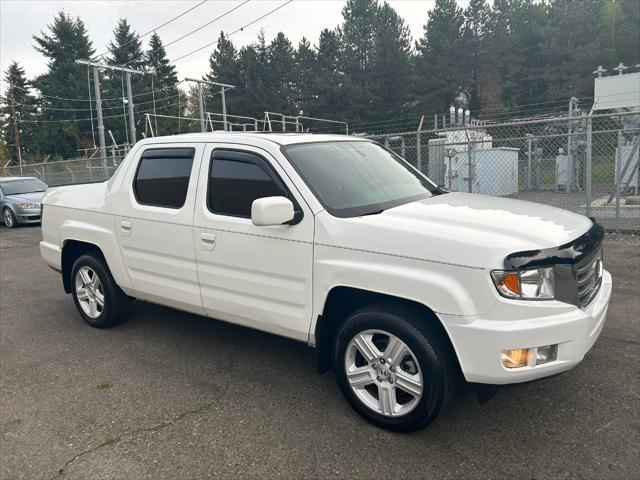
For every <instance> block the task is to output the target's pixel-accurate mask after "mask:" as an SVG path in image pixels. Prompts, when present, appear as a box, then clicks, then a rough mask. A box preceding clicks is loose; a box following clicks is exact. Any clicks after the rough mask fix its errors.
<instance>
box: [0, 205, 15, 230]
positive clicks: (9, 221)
mask: <svg viewBox="0 0 640 480" xmlns="http://www.w3.org/2000/svg"><path fill="white" fill-rule="evenodd" d="M2 219H3V221H4V225H5V226H6V227H7V228H13V227H15V226H16V224H17V223H18V221H17V220H16V216H15V215H14V214H13V212H12V211H11V209H10V208H7V207H5V208H4V210H2Z"/></svg>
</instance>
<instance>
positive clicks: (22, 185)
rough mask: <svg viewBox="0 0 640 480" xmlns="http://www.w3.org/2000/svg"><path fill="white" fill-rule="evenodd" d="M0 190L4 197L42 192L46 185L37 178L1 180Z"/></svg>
mask: <svg viewBox="0 0 640 480" xmlns="http://www.w3.org/2000/svg"><path fill="white" fill-rule="evenodd" d="M0 188H1V189H2V193H4V194H5V195H17V194H20V193H32V192H44V191H45V190H46V189H47V184H46V183H44V182H41V181H40V180H38V179H37V178H17V179H15V180H13V179H12V180H3V181H1V182H0Z"/></svg>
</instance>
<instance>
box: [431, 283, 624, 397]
mask: <svg viewBox="0 0 640 480" xmlns="http://www.w3.org/2000/svg"><path fill="white" fill-rule="evenodd" d="M611 289H612V282H611V275H610V274H609V272H606V271H605V272H604V274H603V277H602V285H601V287H600V291H599V292H598V294H597V295H596V297H595V298H594V299H593V300H592V301H591V303H590V304H589V306H588V307H587V308H585V309H584V310H582V309H580V308H578V307H574V306H569V305H566V304H561V305H562V306H561V307H559V308H553V307H551V308H549V311H548V313H549V314H548V315H542V316H539V315H538V316H535V317H530V318H523V319H516V320H509V319H504V318H502V319H500V320H495V319H494V318H493V317H492V318H487V317H485V316H474V317H460V316H454V315H441V320H442V321H443V323H444V326H445V328H446V330H447V332H448V333H449V337H450V338H451V341H452V343H453V346H454V348H455V350H456V354H457V356H458V360H459V362H460V366H461V368H462V372H463V374H464V376H465V378H466V380H467V381H469V382H475V383H488V384H496V385H502V384H509V383H519V382H527V381H530V380H535V379H538V378H542V377H547V376H550V375H554V374H556V373H560V372H564V371H566V370H569V369H570V368H572V367H574V366H575V365H576V364H578V363H579V362H580V361H581V360H582V359H583V358H584V356H585V354H586V353H587V352H588V351H589V350H590V349H591V347H592V346H593V344H594V343H595V341H596V339H597V338H598V336H599V335H600V332H601V331H602V328H603V326H604V323H605V319H606V316H607V309H608V307H609V300H610V298H611ZM557 303H559V302H557ZM522 308H523V306H519V307H518V309H519V310H520V312H522ZM535 311H536V312H538V313H539V312H540V310H539V309H535ZM558 311H560V313H557V312H558ZM501 316H502V315H501ZM555 344H557V345H558V353H557V358H556V360H555V361H552V362H549V363H545V364H542V365H536V366H526V367H521V368H512V369H508V368H506V367H504V366H503V365H502V363H501V359H500V353H501V352H502V351H503V350H510V349H516V348H532V347H540V346H544V345H555Z"/></svg>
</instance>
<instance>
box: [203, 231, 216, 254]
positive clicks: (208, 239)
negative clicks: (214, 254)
mask: <svg viewBox="0 0 640 480" xmlns="http://www.w3.org/2000/svg"><path fill="white" fill-rule="evenodd" d="M200 245H201V246H202V249H203V250H207V251H209V252H210V251H211V250H213V249H214V247H215V246H216V235H215V233H201V234H200Z"/></svg>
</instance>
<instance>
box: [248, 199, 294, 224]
mask: <svg viewBox="0 0 640 480" xmlns="http://www.w3.org/2000/svg"><path fill="white" fill-rule="evenodd" d="M293 219H294V212H293V203H292V202H291V200H289V199H288V198H286V197H264V198H258V199H257V200H254V201H253V203H252V204H251V221H252V222H253V224H254V225H258V226H259V227H266V226H269V225H282V224H283V223H287V222H290V221H291V220H293Z"/></svg>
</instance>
